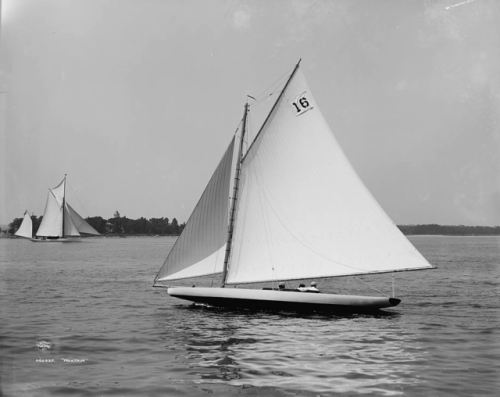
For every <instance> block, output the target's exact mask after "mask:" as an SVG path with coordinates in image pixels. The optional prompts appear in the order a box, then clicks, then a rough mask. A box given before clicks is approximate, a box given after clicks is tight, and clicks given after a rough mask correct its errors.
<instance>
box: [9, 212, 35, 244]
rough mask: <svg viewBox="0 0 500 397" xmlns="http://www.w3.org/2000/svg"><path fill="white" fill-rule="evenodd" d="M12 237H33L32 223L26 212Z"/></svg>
mask: <svg viewBox="0 0 500 397" xmlns="http://www.w3.org/2000/svg"><path fill="white" fill-rule="evenodd" d="M14 236H17V237H22V238H29V239H31V238H32V237H33V221H32V220H31V216H30V214H29V212H28V210H26V211H25V212H24V217H23V221H22V222H21V226H19V229H17V231H16V233H14Z"/></svg>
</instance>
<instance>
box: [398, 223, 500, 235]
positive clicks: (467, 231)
mask: <svg viewBox="0 0 500 397" xmlns="http://www.w3.org/2000/svg"><path fill="white" fill-rule="evenodd" d="M398 227H399V230H401V231H402V232H403V234H405V235H407V236H415V235H424V234H429V235H442V236H499V235H500V226H464V225H458V226H447V225H436V224H431V225H404V226H398Z"/></svg>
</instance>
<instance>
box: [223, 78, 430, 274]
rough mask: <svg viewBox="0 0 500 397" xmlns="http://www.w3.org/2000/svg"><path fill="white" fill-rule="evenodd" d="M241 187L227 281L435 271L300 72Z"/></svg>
mask: <svg viewBox="0 0 500 397" xmlns="http://www.w3.org/2000/svg"><path fill="white" fill-rule="evenodd" d="M240 186H241V188H240V194H239V197H238V201H237V214H236V226H235V232H234V240H233V248H232V258H231V261H230V266H229V270H228V277H227V280H226V282H227V283H228V284H236V283H237V284H241V283H252V282H262V281H273V280H293V279H304V278H311V277H314V278H319V277H333V276H345V275H354V274H368V273H379V272H389V271H399V270H408V269H423V268H432V266H431V265H430V264H429V263H428V262H427V261H426V260H425V258H424V257H423V256H422V255H421V254H420V253H419V252H418V251H417V250H416V249H415V248H414V247H413V245H412V244H411V243H410V242H409V241H408V239H406V237H405V236H404V235H403V234H402V233H401V232H400V230H399V229H398V227H397V226H396V225H395V224H394V223H393V222H392V220H391V219H390V218H389V217H388V216H387V215H386V213H385V212H384V211H383V209H382V208H381V207H380V206H379V205H378V203H377V202H376V200H375V199H374V198H373V196H372V195H371V194H370V192H369V191H368V190H367V189H366V187H365V186H364V185H363V183H362V182H361V180H360V179H359V177H358V176H357V175H356V172H355V171H354V169H353V168H352V167H351V165H350V163H349V161H348V160H347V158H346V157H345V155H344V153H343V152H342V149H341V148H340V146H339V144H338V143H337V141H336V140H335V137H334V135H333V133H332V131H331V130H330V128H329V127H328V125H327V123H326V120H325V119H324V117H323V115H322V114H321V111H320V109H319V107H318V106H317V103H316V101H315V100H314V97H313V96H312V94H311V90H310V88H309V87H308V85H307V83H306V80H305V78H304V75H303V74H302V73H301V71H300V70H299V69H297V70H296V71H295V73H294V75H293V76H292V78H291V80H290V81H289V83H288V85H287V87H286V89H285V91H284V92H283V93H282V95H281V97H280V98H279V100H278V102H277V104H276V105H275V107H274V109H273V110H272V113H271V114H270V116H269V117H268V119H267V121H266V123H265V124H264V126H263V127H262V129H261V131H260V132H259V134H258V136H257V138H256V140H255V141H254V142H253V144H252V146H251V147H250V149H249V151H248V152H247V154H246V156H245V158H244V160H243V164H242V171H241V182H240Z"/></svg>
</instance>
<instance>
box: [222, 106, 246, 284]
mask: <svg viewBox="0 0 500 397" xmlns="http://www.w3.org/2000/svg"><path fill="white" fill-rule="evenodd" d="M247 115H248V102H247V103H246V104H245V110H244V111H243V126H242V128H241V136H240V146H239V148H238V157H237V158H236V173H235V175H234V187H233V198H232V200H231V210H230V212H229V226H228V230H227V243H226V254H225V256H224V269H223V271H222V287H224V286H225V285H226V276H227V265H228V263H229V255H230V254H231V243H232V240H233V228H234V211H235V209H236V200H237V196H238V187H239V185H240V172H241V163H242V160H243V141H244V138H245V132H246V126H247Z"/></svg>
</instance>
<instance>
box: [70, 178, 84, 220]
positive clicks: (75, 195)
mask: <svg viewBox="0 0 500 397" xmlns="http://www.w3.org/2000/svg"><path fill="white" fill-rule="evenodd" d="M66 184H67V185H68V186H69V188H70V189H71V191H72V192H73V197H75V198H76V201H78V204H80V207H82V210H83V212H84V213H85V215H86V218H88V217H89V214H88V212H87V210H86V209H85V207H84V206H83V204H82V202H81V201H80V199H79V198H78V195H77V194H76V192H75V190H74V189H73V186H71V184H70V183H69V182H68V181H67V180H66ZM66 204H68V200H66Z"/></svg>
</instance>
